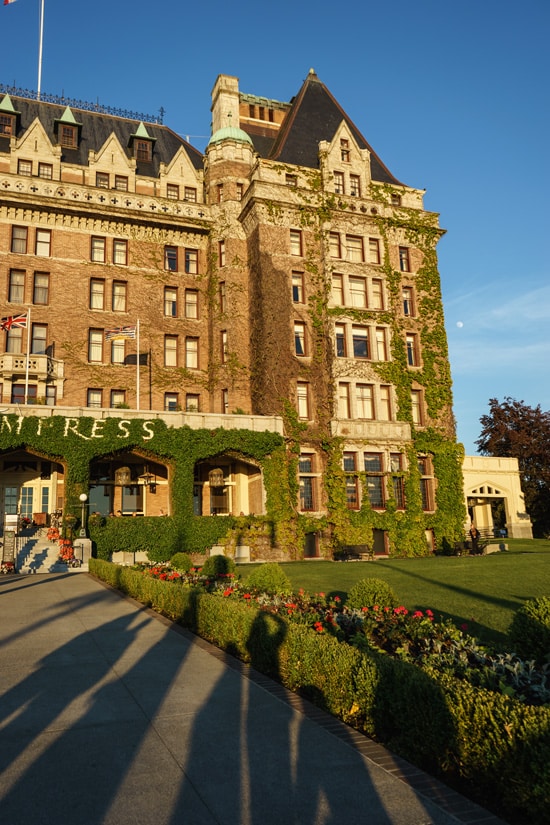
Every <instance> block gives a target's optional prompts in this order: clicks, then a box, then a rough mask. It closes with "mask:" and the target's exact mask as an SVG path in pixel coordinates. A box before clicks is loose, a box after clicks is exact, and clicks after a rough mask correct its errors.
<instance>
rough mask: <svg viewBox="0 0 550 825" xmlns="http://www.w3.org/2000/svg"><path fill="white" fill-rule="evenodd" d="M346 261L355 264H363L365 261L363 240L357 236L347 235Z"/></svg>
mask: <svg viewBox="0 0 550 825" xmlns="http://www.w3.org/2000/svg"><path fill="white" fill-rule="evenodd" d="M346 260H348V261H353V262H355V263H362V262H363V261H364V260H365V258H364V254H363V238H361V237H358V236H357V235H346Z"/></svg>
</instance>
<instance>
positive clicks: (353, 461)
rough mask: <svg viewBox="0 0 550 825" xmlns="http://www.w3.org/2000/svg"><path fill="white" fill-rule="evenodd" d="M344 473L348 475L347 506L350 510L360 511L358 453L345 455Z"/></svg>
mask: <svg viewBox="0 0 550 825" xmlns="http://www.w3.org/2000/svg"><path fill="white" fill-rule="evenodd" d="M344 472H345V473H346V504H347V506H348V508H349V509H350V510H358V509H359V478H358V476H357V454H356V453H344Z"/></svg>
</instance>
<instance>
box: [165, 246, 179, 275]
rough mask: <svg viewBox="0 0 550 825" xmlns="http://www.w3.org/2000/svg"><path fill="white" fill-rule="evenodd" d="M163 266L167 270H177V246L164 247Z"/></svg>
mask: <svg viewBox="0 0 550 825" xmlns="http://www.w3.org/2000/svg"><path fill="white" fill-rule="evenodd" d="M164 268H165V269H167V270H168V272H177V271H178V248H177V246H165V247H164Z"/></svg>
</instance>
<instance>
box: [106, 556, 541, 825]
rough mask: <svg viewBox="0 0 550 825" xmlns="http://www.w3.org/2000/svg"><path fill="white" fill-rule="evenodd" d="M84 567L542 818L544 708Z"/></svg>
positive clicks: (195, 596) (481, 793) (111, 570)
mask: <svg viewBox="0 0 550 825" xmlns="http://www.w3.org/2000/svg"><path fill="white" fill-rule="evenodd" d="M90 572H91V573H92V574H93V575H95V576H97V577H98V578H100V579H102V580H103V581H106V582H108V583H109V584H111V585H112V586H113V587H117V588H119V589H120V590H122V591H123V592H125V593H127V594H129V595H131V596H133V597H134V598H136V599H138V600H139V601H141V602H143V603H145V604H148V605H150V606H151V607H153V608H154V609H155V610H157V611H159V612H161V613H163V614H164V615H166V616H168V617H169V618H171V619H173V620H174V621H178V622H180V623H181V624H183V625H185V626H186V627H189V628H190V629H191V630H193V631H194V632H195V633H197V634H198V635H200V636H202V637H203V638H205V639H208V640H209V641H211V642H213V643H214V644H216V645H217V646H219V647H221V648H223V649H224V650H228V651H230V652H231V653H233V654H234V655H236V656H238V657H239V658H241V659H243V660H245V661H249V662H251V663H252V664H253V666H254V667H255V668H256V669H258V670H260V671H262V672H264V673H267V674H269V675H271V676H273V677H275V678H277V679H280V681H281V682H282V683H283V684H284V685H286V686H287V687H288V688H290V689H291V690H295V691H300V693H302V694H304V695H305V696H307V697H308V698H309V699H311V700H312V701H313V702H315V703H316V704H318V705H319V706H321V707H323V708H325V709H326V710H328V711H329V712H330V713H333V714H334V715H335V716H338V717H340V718H341V719H343V720H344V721H345V722H347V723H348V724H350V725H353V726H354V727H355V728H357V729H358V730H360V731H362V732H364V733H366V734H368V735H369V736H372V737H374V738H376V739H378V740H379V741H382V742H384V743H385V744H386V745H387V746H388V747H390V748H391V749H392V750H394V751H395V752H397V753H399V754H401V755H403V756H404V757H406V758H407V759H409V760H411V761H412V762H414V763H415V764H417V765H418V766H419V767H422V768H424V769H426V770H429V771H431V772H432V773H435V774H438V775H439V776H441V777H442V778H444V779H445V778H446V779H447V780H449V781H454V782H455V783H458V784H459V786H461V787H463V789H464V790H465V791H466V792H468V790H469V791H470V792H471V793H472V794H473V795H474V796H475V798H477V799H478V800H479V801H480V802H481V803H482V804H484V805H487V806H490V807H492V808H493V809H495V810H497V811H500V813H501V814H503V815H504V816H507V817H513V816H517V817H518V821H524V822H525V821H531V822H537V823H540V825H542V824H543V823H549V822H550V818H549V813H548V799H550V706H548V705H545V706H542V707H533V706H528V705H524V704H522V703H521V702H519V701H517V700H515V699H512V698H509V697H506V696H503V695H501V694H497V693H492V692H490V691H487V690H483V689H479V688H474V687H473V686H472V685H470V684H468V683H466V682H463V681H459V680H458V679H454V678H452V677H450V676H449V675H447V674H441V673H438V672H435V671H430V670H428V669H420V668H418V667H416V666H415V665H411V664H408V663H406V662H402V661H398V660H395V659H392V658H390V657H389V656H386V655H384V654H365V653H363V652H360V651H359V650H357V649H356V648H353V647H350V646H349V645H346V644H343V643H341V642H338V641H337V640H336V639H335V638H334V637H332V636H329V635H324V634H318V633H316V632H315V631H314V630H312V629H311V628H308V627H306V626H304V625H300V624H293V623H289V622H286V621H285V620H284V619H282V618H281V617H279V616H273V615H271V614H269V613H266V612H263V611H261V610H259V609H258V608H257V607H256V606H255V605H249V604H241V603H238V602H235V601H232V600H230V599H225V598H223V597H222V596H220V595H212V594H209V593H207V592H205V591H202V590H199V589H193V588H190V587H186V586H182V585H179V584H172V583H170V582H165V581H159V580H158V579H153V578H151V577H149V576H145V575H143V574H142V573H140V572H138V571H136V570H132V569H130V568H124V567H119V566H117V565H113V564H110V563H109V562H105V561H101V560H98V559H91V560H90Z"/></svg>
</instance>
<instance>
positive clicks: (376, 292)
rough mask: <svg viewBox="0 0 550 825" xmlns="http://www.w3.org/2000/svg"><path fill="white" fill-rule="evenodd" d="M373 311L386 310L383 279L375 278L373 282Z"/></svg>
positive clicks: (371, 294)
mask: <svg viewBox="0 0 550 825" xmlns="http://www.w3.org/2000/svg"><path fill="white" fill-rule="evenodd" d="M370 297H371V304H370V305H371V309H384V288H383V286H382V279H381V278H373V279H372V281H371V291H370Z"/></svg>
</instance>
